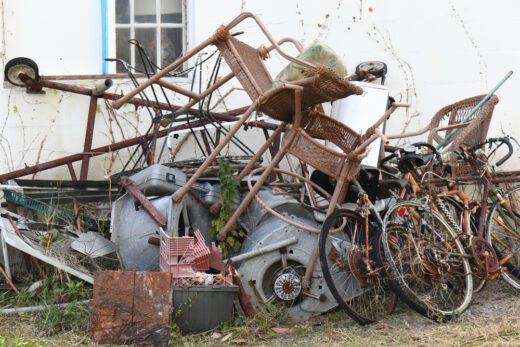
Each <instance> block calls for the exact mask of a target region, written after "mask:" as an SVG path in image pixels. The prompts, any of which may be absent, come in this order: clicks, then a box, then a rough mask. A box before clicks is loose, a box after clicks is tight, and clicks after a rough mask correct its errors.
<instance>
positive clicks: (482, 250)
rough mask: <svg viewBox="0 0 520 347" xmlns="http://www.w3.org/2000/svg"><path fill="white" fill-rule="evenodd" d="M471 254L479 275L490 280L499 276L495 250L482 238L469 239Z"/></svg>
mask: <svg viewBox="0 0 520 347" xmlns="http://www.w3.org/2000/svg"><path fill="white" fill-rule="evenodd" d="M471 254H472V255H473V262H474V263H475V264H476V265H477V271H478V273H479V274H480V275H484V276H485V277H486V278H492V277H495V276H496V275H498V274H500V264H499V262H498V257H497V254H496V252H495V249H494V248H493V246H491V244H490V243H489V242H487V241H486V240H485V239H484V238H483V237H478V236H474V237H472V238H471Z"/></svg>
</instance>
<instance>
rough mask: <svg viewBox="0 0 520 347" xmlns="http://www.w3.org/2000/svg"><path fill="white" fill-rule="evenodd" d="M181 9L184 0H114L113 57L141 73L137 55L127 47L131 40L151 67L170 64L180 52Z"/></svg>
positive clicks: (181, 37)
mask: <svg viewBox="0 0 520 347" xmlns="http://www.w3.org/2000/svg"><path fill="white" fill-rule="evenodd" d="M184 9H185V5H184V0H115V22H116V23H115V36H116V40H115V41H116V42H115V44H116V52H115V56H116V57H117V58H119V59H123V60H125V61H126V62H128V63H129V64H130V65H131V66H133V67H135V69H136V70H138V71H137V72H143V71H144V69H143V63H142V59H141V56H140V54H139V52H138V51H137V50H136V47H135V46H134V45H130V44H129V43H128V40H129V39H133V38H135V39H136V40H137V41H139V43H140V44H141V46H142V47H143V48H144V50H145V52H146V54H147V55H148V57H149V58H150V60H151V61H152V62H153V63H155V64H157V65H159V66H167V65H169V64H171V63H172V62H173V61H175V59H177V58H179V57H180V56H181V55H182V53H183V50H184V36H185V27H184V20H183V16H184V13H183V11H184ZM116 66H117V68H116V72H126V70H125V69H124V67H123V66H121V65H120V64H116ZM179 69H182V67H180V68H179Z"/></svg>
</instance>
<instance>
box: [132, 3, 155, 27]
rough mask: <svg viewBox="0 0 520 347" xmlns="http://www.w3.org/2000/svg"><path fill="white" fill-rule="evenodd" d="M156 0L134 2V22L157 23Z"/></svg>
mask: <svg viewBox="0 0 520 347" xmlns="http://www.w3.org/2000/svg"><path fill="white" fill-rule="evenodd" d="M155 5H156V2H155V0H134V18H135V19H134V20H135V22H136V23H157V10H156V8H155Z"/></svg>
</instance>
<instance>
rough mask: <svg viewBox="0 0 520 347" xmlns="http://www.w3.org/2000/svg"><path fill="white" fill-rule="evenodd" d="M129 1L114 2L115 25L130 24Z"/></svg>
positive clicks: (117, 0)
mask: <svg viewBox="0 0 520 347" xmlns="http://www.w3.org/2000/svg"><path fill="white" fill-rule="evenodd" d="M128 1H129V0H116V9H117V10H116V23H117V24H128V23H130V4H129V2H128Z"/></svg>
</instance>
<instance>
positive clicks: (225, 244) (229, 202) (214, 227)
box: [211, 160, 246, 258]
mask: <svg viewBox="0 0 520 347" xmlns="http://www.w3.org/2000/svg"><path fill="white" fill-rule="evenodd" d="M219 181H220V204H221V207H220V212H219V215H218V218H215V219H213V220H212V221H211V235H212V236H215V235H216V234H217V233H218V232H219V231H220V230H222V229H223V228H224V226H225V225H226V223H227V221H228V220H229V218H230V217H231V216H232V215H233V213H234V212H235V202H236V201H237V197H238V188H239V187H240V182H239V181H238V179H237V178H236V176H234V175H233V174H232V171H231V165H230V164H229V162H228V161H225V160H222V161H219ZM245 236H246V234H245V232H244V231H243V230H237V228H236V225H234V226H233V230H231V232H230V233H229V234H228V236H227V237H226V239H225V240H223V241H219V242H218V246H219V247H220V248H222V254H223V256H224V257H225V258H227V257H229V256H230V255H231V254H233V253H235V252H237V251H238V250H239V249H240V247H241V246H242V240H243V239H244V237H245Z"/></svg>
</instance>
